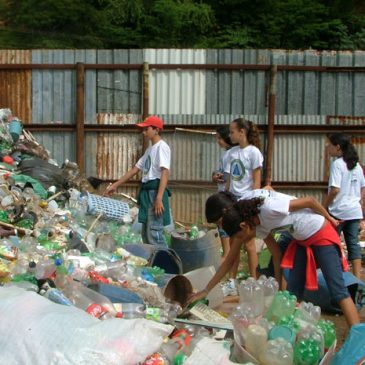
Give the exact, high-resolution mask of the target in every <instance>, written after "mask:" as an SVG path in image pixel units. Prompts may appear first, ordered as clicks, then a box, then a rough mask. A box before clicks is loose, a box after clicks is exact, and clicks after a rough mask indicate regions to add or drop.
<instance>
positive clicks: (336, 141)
mask: <svg viewBox="0 0 365 365" xmlns="http://www.w3.org/2000/svg"><path fill="white" fill-rule="evenodd" d="M328 139H329V141H330V142H331V144H333V145H334V146H340V148H341V151H342V158H343V160H344V161H345V162H346V166H347V169H348V170H352V169H353V168H354V167H355V166H356V165H357V163H358V162H359V155H358V153H357V151H356V149H355V147H354V145H353V144H352V143H351V138H350V137H349V136H348V135H346V134H343V133H334V134H331V135H329V136H328Z"/></svg>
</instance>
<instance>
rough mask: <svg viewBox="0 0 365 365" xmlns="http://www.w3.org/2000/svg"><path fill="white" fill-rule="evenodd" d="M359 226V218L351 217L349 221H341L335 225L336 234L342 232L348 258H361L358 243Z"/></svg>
mask: <svg viewBox="0 0 365 365" xmlns="http://www.w3.org/2000/svg"><path fill="white" fill-rule="evenodd" d="M359 228H360V220H359V219H352V220H349V221H343V222H342V223H340V224H339V225H338V226H337V227H336V231H337V233H338V234H341V232H343V236H344V238H345V243H346V246H347V252H348V255H347V256H348V260H349V261H352V260H358V259H361V248H360V245H359Z"/></svg>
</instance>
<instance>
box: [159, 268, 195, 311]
mask: <svg viewBox="0 0 365 365" xmlns="http://www.w3.org/2000/svg"><path fill="white" fill-rule="evenodd" d="M158 286H159V287H160V288H162V293H163V295H164V296H165V298H167V299H169V300H171V301H172V302H178V303H180V305H181V306H182V307H183V306H184V305H185V304H186V302H187V300H188V298H189V296H190V295H191V294H192V293H193V286H192V285H191V282H190V280H189V279H188V278H186V277H185V276H184V275H173V274H165V275H164V276H163V277H162V278H160V279H159V281H158Z"/></svg>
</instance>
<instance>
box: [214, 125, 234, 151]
mask: <svg viewBox="0 0 365 365" xmlns="http://www.w3.org/2000/svg"><path fill="white" fill-rule="evenodd" d="M215 131H216V132H217V134H219V136H220V137H221V138H222V139H223V141H224V142H226V143H227V144H228V146H229V147H232V146H234V145H235V144H234V143H232V141H231V137H230V136H229V125H221V126H219V127H218V128H217V129H216V130H215Z"/></svg>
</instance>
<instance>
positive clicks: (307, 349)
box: [294, 338, 321, 365]
mask: <svg viewBox="0 0 365 365" xmlns="http://www.w3.org/2000/svg"><path fill="white" fill-rule="evenodd" d="M320 359H321V350H320V347H319V344H318V342H317V341H315V340H313V339H311V338H308V339H304V340H299V341H298V342H297V343H296V344H295V346H294V365H317V364H318V363H319V361H320Z"/></svg>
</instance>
